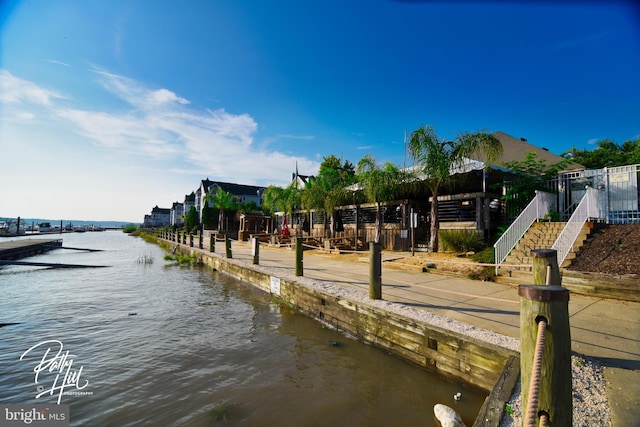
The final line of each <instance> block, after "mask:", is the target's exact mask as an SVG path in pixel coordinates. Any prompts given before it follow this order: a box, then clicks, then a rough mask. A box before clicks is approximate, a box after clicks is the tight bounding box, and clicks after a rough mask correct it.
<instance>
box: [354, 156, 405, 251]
mask: <svg viewBox="0 0 640 427" xmlns="http://www.w3.org/2000/svg"><path fill="white" fill-rule="evenodd" d="M356 173H357V177H358V182H359V183H360V185H361V186H362V190H363V191H364V194H365V196H366V198H367V200H368V201H369V202H370V203H375V204H376V230H375V234H374V241H375V243H379V242H380V235H381V234H382V205H381V203H382V202H386V201H389V200H391V199H393V197H395V196H396V194H397V193H398V190H399V188H400V186H401V185H402V184H403V182H404V181H405V180H404V174H403V172H402V171H401V170H400V169H399V168H398V167H397V166H396V165H394V164H393V163H390V162H387V163H385V164H384V165H382V166H380V165H378V164H377V163H376V160H375V158H374V157H373V156H372V155H371V154H367V155H365V156H364V157H363V158H362V159H360V161H359V162H358V166H357V169H356Z"/></svg>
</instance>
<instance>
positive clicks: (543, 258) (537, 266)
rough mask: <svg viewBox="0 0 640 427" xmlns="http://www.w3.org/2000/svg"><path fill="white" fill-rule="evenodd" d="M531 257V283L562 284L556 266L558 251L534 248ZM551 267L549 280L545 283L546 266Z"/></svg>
mask: <svg viewBox="0 0 640 427" xmlns="http://www.w3.org/2000/svg"><path fill="white" fill-rule="evenodd" d="M531 256H532V257H533V283H534V284H535V285H554V286H562V277H561V276H560V269H559V268H558V251H556V250H555V249H534V250H532V251H531ZM549 266H550V267H551V275H550V282H549V283H547V268H548V267H549Z"/></svg>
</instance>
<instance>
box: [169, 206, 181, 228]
mask: <svg viewBox="0 0 640 427" xmlns="http://www.w3.org/2000/svg"><path fill="white" fill-rule="evenodd" d="M183 216H184V203H180V202H173V205H171V212H170V221H171V225H172V226H174V225H176V226H177V225H181V224H183V223H184V217H183Z"/></svg>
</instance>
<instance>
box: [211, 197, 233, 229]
mask: <svg viewBox="0 0 640 427" xmlns="http://www.w3.org/2000/svg"><path fill="white" fill-rule="evenodd" d="M205 200H206V201H207V202H211V203H213V205H214V206H215V207H216V208H218V209H219V213H218V230H223V229H224V213H225V211H226V210H229V209H232V208H233V207H234V206H235V202H234V200H233V195H231V193H229V192H228V191H224V190H223V189H222V188H218V191H217V192H216V194H215V195H213V194H207V195H206V197H205Z"/></svg>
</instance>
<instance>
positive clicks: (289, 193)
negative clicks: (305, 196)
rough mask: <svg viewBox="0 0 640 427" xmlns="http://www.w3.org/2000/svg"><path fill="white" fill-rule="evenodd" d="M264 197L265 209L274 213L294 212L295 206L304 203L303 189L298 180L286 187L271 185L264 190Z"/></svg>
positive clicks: (263, 204)
mask: <svg viewBox="0 0 640 427" xmlns="http://www.w3.org/2000/svg"><path fill="white" fill-rule="evenodd" d="M262 199H263V202H262V207H263V209H264V210H265V211H266V212H268V213H270V214H272V215H273V214H274V213H275V212H277V211H282V212H284V213H285V215H286V214H293V211H294V210H295V208H296V207H300V206H301V205H302V189H299V188H298V185H297V183H296V182H294V183H291V184H290V185H289V186H288V187H286V188H282V187H278V186H275V185H270V186H268V187H267V188H266V189H265V190H264V193H263V195H262Z"/></svg>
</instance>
